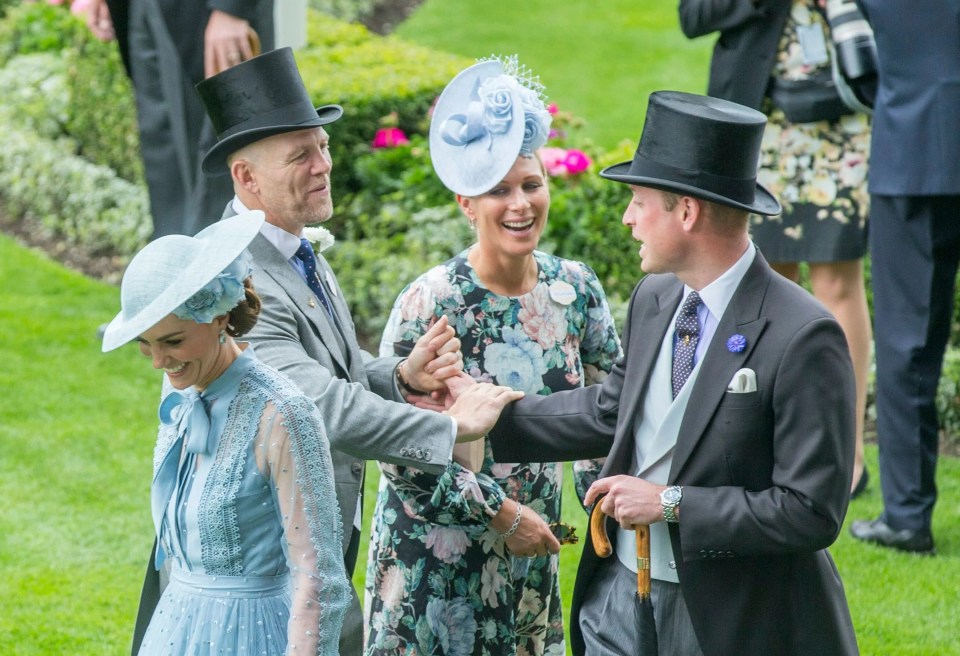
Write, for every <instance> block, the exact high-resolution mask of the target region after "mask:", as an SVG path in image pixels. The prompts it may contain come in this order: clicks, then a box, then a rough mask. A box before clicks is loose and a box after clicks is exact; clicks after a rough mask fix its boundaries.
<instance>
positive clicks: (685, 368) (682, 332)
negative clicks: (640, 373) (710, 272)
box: [670, 292, 703, 398]
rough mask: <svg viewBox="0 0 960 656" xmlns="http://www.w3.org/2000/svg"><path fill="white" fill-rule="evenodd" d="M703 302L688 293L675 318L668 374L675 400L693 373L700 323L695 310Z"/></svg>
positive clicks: (696, 295)
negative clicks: (671, 366) (671, 364)
mask: <svg viewBox="0 0 960 656" xmlns="http://www.w3.org/2000/svg"><path fill="white" fill-rule="evenodd" d="M702 302H703V301H701V300H700V295H699V294H698V293H697V292H690V294H689V295H688V296H687V300H685V301H684V302H683V307H682V308H680V314H679V315H678V316H677V327H676V331H675V332H674V346H673V371H672V372H671V374H670V384H671V386H672V387H673V398H677V394H679V393H680V389H681V388H682V387H683V384H684V383H685V382H687V378H689V377H690V372H691V371H693V356H694V355H696V353H697V343H698V342H699V341H700V321H699V319H697V308H698V307H700V304H701V303H702Z"/></svg>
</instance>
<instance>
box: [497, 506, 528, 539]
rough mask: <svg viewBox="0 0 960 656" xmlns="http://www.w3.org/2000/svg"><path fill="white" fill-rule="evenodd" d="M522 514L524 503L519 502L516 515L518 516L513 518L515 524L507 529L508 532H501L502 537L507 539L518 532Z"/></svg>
mask: <svg viewBox="0 0 960 656" xmlns="http://www.w3.org/2000/svg"><path fill="white" fill-rule="evenodd" d="M521 515H523V504H520V503H518V504H517V516H516V518H515V519H514V520H513V524H512V525H511V526H510V528H509V529H507V532H506V533H501V534H500V537H502V538H503V539H504V540H506V539H507V538H510V537H513V534H514V533H516V532H517V529H518V528H520V517H521Z"/></svg>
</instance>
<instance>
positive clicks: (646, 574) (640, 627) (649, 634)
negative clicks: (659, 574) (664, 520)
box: [590, 497, 657, 656]
mask: <svg viewBox="0 0 960 656" xmlns="http://www.w3.org/2000/svg"><path fill="white" fill-rule="evenodd" d="M601 499H602V497H601ZM601 499H597V502H596V504H594V506H593V512H591V513H590V539H591V541H592V542H593V550H594V551H595V552H596V554H597V555H598V556H599V557H601V558H608V557H609V556H610V555H611V554H613V545H611V544H610V538H609V537H608V535H607V522H606V519H607V515H606V514H605V513H604V512H603V511H602V510H600V500H601ZM634 529H635V531H636V534H637V594H636V596H635V598H634V601H635V603H634V612H635V617H636V619H635V622H634V626H635V627H636V629H637V636H636V640H635V641H634V642H635V645H636V647H635V650H634V653H636V654H637V655H638V656H656V654H657V625H656V621H655V619H654V617H653V601H652V600H651V599H650V527H649V526H646V525H642V526H634Z"/></svg>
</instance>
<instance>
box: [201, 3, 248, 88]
mask: <svg viewBox="0 0 960 656" xmlns="http://www.w3.org/2000/svg"><path fill="white" fill-rule="evenodd" d="M252 34H255V32H254V31H253V28H251V27H250V23H248V22H247V21H245V20H244V19H242V18H237V17H236V16H233V15H231V14H228V13H226V12H223V11H220V10H219V9H214V10H213V11H212V12H210V20H209V21H207V29H206V31H205V32H204V33H203V75H204V77H210V76H211V75H216V74H217V73H219V72H220V71H224V70H226V69H228V68H230V67H231V66H236V65H237V64H239V63H240V62H242V61H246V60H248V59H250V58H251V57H253V47H252V46H251V45H250V43H251V35H252Z"/></svg>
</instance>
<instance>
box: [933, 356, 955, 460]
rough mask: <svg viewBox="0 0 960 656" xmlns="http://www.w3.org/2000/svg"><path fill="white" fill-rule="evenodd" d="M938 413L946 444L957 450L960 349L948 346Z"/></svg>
mask: <svg viewBox="0 0 960 656" xmlns="http://www.w3.org/2000/svg"><path fill="white" fill-rule="evenodd" d="M937 413H938V414H939V416H940V428H941V430H942V431H943V441H944V446H947V448H948V449H949V450H950V451H951V452H956V450H957V448H958V446H960V350H958V349H955V348H948V349H947V353H946V355H945V357H944V359H943V373H942V374H941V375H940V384H939V386H938V387H937Z"/></svg>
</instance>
